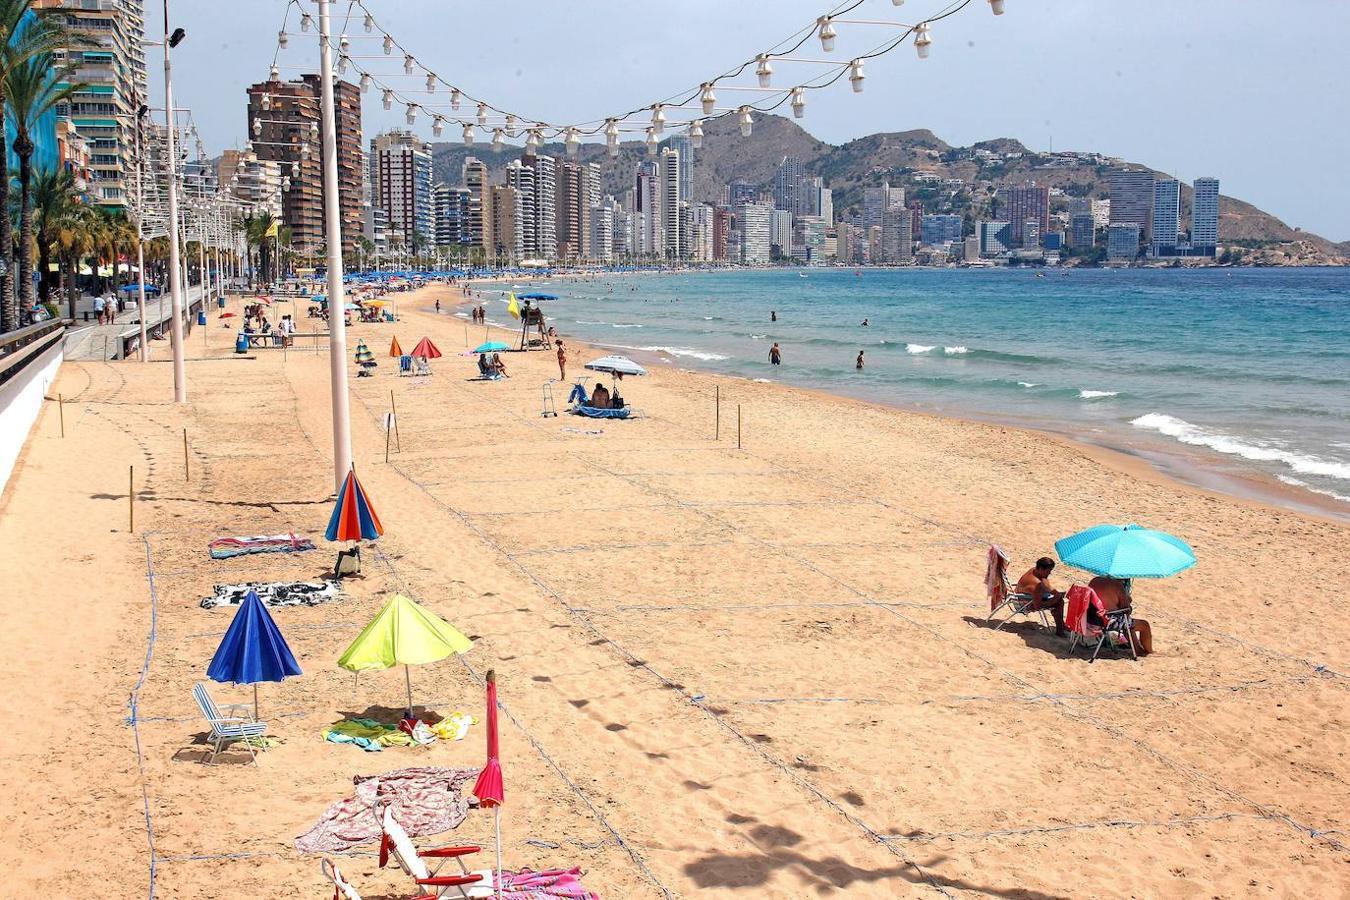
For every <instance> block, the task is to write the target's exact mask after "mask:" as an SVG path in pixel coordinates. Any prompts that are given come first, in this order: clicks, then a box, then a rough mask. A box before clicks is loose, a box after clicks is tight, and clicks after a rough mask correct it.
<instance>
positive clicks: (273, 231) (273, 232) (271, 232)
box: [263, 219, 277, 238]
mask: <svg viewBox="0 0 1350 900" xmlns="http://www.w3.org/2000/svg"><path fill="white" fill-rule="evenodd" d="M276 236H277V221H276V219H273V220H272V224H271V225H269V226H268V228H267V232H266V233H265V234H264V235H263V237H270V238H274V237H276Z"/></svg>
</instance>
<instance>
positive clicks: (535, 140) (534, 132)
mask: <svg viewBox="0 0 1350 900" xmlns="http://www.w3.org/2000/svg"><path fill="white" fill-rule="evenodd" d="M540 143H542V141H540V139H539V130H538V129H537V128H531V129H530V133H529V135H528V136H527V137H526V138H525V153H526V154H527V155H529V156H534V154H535V152H536V151H537V150H538V149H539V145H540Z"/></svg>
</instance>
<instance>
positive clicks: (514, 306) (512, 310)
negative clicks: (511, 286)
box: [506, 291, 520, 319]
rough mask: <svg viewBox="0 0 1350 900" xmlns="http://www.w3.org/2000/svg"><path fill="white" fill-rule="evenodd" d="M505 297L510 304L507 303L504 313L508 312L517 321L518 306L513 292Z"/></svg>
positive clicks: (518, 315) (518, 316)
mask: <svg viewBox="0 0 1350 900" xmlns="http://www.w3.org/2000/svg"><path fill="white" fill-rule="evenodd" d="M506 296H507V297H509V298H510V302H508V303H507V304H506V311H507V312H509V313H510V314H511V315H512V316H514V317H515V318H517V319H519V318H520V304H519V303H517V302H516V295H515V292H514V291H513V292H511V293H509V294H507V295H506Z"/></svg>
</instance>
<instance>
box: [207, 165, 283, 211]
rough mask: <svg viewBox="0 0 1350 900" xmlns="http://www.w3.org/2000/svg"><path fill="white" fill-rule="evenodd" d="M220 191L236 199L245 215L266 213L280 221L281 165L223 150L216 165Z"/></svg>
mask: <svg viewBox="0 0 1350 900" xmlns="http://www.w3.org/2000/svg"><path fill="white" fill-rule="evenodd" d="M216 180H217V182H218V183H219V184H220V186H221V190H223V191H225V192H226V193H228V194H229V195H230V196H232V197H235V198H237V199H238V200H239V201H240V202H241V203H242V204H243V205H244V209H245V211H246V212H248V213H251V214H253V215H257V214H258V213H259V212H267V213H269V214H270V215H271V216H272V218H274V219H277V220H278V221H280V220H281V164H280V163H278V162H275V161H272V160H261V159H258V157H257V156H256V155H255V154H253V153H248V152H245V151H242V150H225V151H223V152H222V153H221V154H220V159H219V160H218V161H217V162H216Z"/></svg>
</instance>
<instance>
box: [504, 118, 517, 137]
mask: <svg viewBox="0 0 1350 900" xmlns="http://www.w3.org/2000/svg"><path fill="white" fill-rule="evenodd" d="M506 133H507V134H508V135H509V136H511V137H515V136H516V117H515V116H513V115H510V114H508V115H507V117H506Z"/></svg>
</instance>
